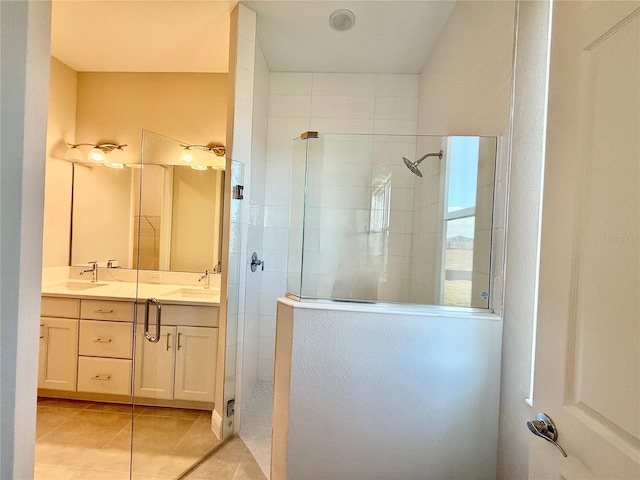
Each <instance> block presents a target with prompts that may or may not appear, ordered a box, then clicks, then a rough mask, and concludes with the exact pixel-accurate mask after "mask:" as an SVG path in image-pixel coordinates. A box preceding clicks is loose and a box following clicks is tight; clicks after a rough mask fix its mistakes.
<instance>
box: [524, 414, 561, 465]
mask: <svg viewBox="0 0 640 480" xmlns="http://www.w3.org/2000/svg"><path fill="white" fill-rule="evenodd" d="M527 427H529V430H531V433H533V434H534V435H536V436H538V437H540V438H544V439H545V440H546V441H547V442H549V443H553V444H554V445H555V446H556V448H557V449H558V450H560V453H562V456H563V457H566V456H567V452H565V451H564V449H563V448H562V447H561V446H560V444H559V443H558V429H557V428H556V424H555V423H553V420H551V418H549V416H548V415H547V414H546V413H538V414H537V415H536V419H535V420H533V421H531V420H530V421H528V422H527Z"/></svg>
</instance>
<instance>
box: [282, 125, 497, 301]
mask: <svg viewBox="0 0 640 480" xmlns="http://www.w3.org/2000/svg"><path fill="white" fill-rule="evenodd" d="M496 146H497V138H496V137H479V136H430V135H418V136H405V135H345V134H318V133H317V132H305V133H303V134H302V135H301V136H300V138H298V139H296V140H294V154H293V166H292V192H291V217H290V225H291V226H290V235H289V257H288V272H287V295H288V296H289V297H292V298H294V299H298V300H300V299H305V300H312V299H329V300H346V301H358V302H394V303H395V302H399V303H415V304H429V305H445V306H460V307H476V308H485V309H487V308H490V284H491V281H490V279H491V235H492V216H493V194H494V174H495V158H496Z"/></svg>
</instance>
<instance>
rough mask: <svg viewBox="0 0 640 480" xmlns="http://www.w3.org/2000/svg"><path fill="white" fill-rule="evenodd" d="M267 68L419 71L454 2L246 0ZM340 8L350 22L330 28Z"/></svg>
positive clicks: (350, 71) (391, 71) (313, 70)
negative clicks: (255, 20) (349, 15)
mask: <svg viewBox="0 0 640 480" xmlns="http://www.w3.org/2000/svg"><path fill="white" fill-rule="evenodd" d="M244 3H245V4H246V5H247V6H248V7H249V8H251V9H252V10H255V11H256V12H257V14H258V39H259V41H260V46H261V47H262V49H263V51H264V54H265V57H266V58H267V63H268V64H269V68H270V70H271V71H273V72H347V73H419V72H420V71H421V70H422V67H423V66H424V64H425V61H426V59H427V56H428V54H429V52H430V51H431V49H432V48H433V46H434V44H435V42H436V41H437V39H438V37H439V36H440V33H441V31H442V29H443V27H444V24H445V22H446V20H447V18H448V17H449V14H450V13H451V11H452V10H453V7H454V5H455V2H454V1H446V0H445V1H425V0H423V1H344V2H336V1H248V2H244ZM342 8H346V9H348V10H350V11H352V12H353V13H354V15H355V18H356V19H355V24H354V26H353V28H352V29H351V30H348V31H345V32H337V31H334V30H333V29H332V28H331V26H330V25H329V16H330V15H331V13H332V12H333V11H334V10H337V9H342Z"/></svg>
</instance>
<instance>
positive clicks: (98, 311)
mask: <svg viewBox="0 0 640 480" xmlns="http://www.w3.org/2000/svg"><path fill="white" fill-rule="evenodd" d="M96 313H113V310H102V309H100V310H96Z"/></svg>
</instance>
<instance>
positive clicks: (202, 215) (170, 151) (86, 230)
mask: <svg viewBox="0 0 640 480" xmlns="http://www.w3.org/2000/svg"><path fill="white" fill-rule="evenodd" d="M184 145H186V143H184V142H179V141H177V140H174V139H172V138H169V137H165V136H163V135H159V134H157V133H154V132H150V131H143V147H142V150H143V151H142V158H143V160H142V162H140V161H139V160H138V162H136V163H128V164H125V165H123V166H121V168H109V167H106V166H101V165H91V164H88V163H76V164H74V173H73V208H72V221H71V223H72V228H71V259H70V264H71V265H83V264H86V263H87V262H89V261H98V262H101V263H102V262H106V261H107V260H113V261H114V264H115V265H117V266H119V267H122V268H140V269H143V270H169V271H180V272H200V271H202V270H204V269H205V268H211V269H213V268H214V267H215V266H216V265H218V263H219V262H220V255H221V241H220V238H221V230H222V229H221V225H222V206H223V200H222V195H223V192H224V165H225V158H224V157H218V156H216V155H215V154H213V153H212V152H208V151H205V150H202V149H193V148H192V149H191V151H192V152H193V155H194V157H195V163H196V164H197V165H195V167H196V168H192V167H191V166H188V165H184V164H180V158H181V153H182V152H183V150H184V147H183V146H184Z"/></svg>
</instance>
